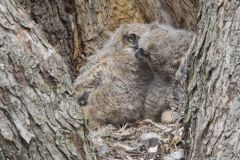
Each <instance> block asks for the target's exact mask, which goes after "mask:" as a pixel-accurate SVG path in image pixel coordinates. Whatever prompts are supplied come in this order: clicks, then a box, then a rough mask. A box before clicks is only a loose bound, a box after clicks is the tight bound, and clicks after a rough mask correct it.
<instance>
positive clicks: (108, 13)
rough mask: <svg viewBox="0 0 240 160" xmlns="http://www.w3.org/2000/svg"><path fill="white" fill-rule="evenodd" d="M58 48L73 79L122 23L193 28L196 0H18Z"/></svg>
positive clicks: (196, 7)
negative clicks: (163, 24)
mask: <svg viewBox="0 0 240 160" xmlns="http://www.w3.org/2000/svg"><path fill="white" fill-rule="evenodd" d="M19 1H20V3H21V4H22V6H23V7H24V8H25V10H26V11H27V13H28V14H29V15H30V17H31V19H33V20H34V21H35V22H36V23H37V24H39V25H40V26H41V28H42V29H43V31H44V33H45V36H46V37H47V39H48V41H49V42H50V43H51V44H52V46H53V47H54V48H55V49H56V50H58V51H59V53H60V54H61V55H62V57H63V58H64V60H65V62H66V64H67V65H68V68H69V70H70V73H71V76H72V79H74V78H76V77H77V76H78V70H79V69H80V67H81V66H82V65H83V64H84V63H85V61H84V58H83V57H85V56H89V55H91V54H94V52H95V51H94V50H95V49H99V48H101V47H102V46H103V44H104V42H105V41H106V39H107V38H109V32H111V31H114V30H115V29H116V28H118V27H119V25H120V24H123V23H150V22H156V21H157V22H164V23H167V24H171V25H174V26H175V27H178V28H185V29H191V30H194V26H195V22H196V13H197V9H198V1H197V0H171V1H169V0H131V1H129V0H116V1H114V0H110V1H109V0H88V1H87V0H54V1H53V0H36V1H33V0H19Z"/></svg>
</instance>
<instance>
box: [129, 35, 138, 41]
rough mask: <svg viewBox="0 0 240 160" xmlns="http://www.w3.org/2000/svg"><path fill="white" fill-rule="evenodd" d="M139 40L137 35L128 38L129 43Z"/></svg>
mask: <svg viewBox="0 0 240 160" xmlns="http://www.w3.org/2000/svg"><path fill="white" fill-rule="evenodd" d="M136 39H137V36H136V35H135V34H130V35H128V37H127V40H128V42H135V41H136Z"/></svg>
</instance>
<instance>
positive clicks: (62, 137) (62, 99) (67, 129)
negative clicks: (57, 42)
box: [0, 0, 94, 160]
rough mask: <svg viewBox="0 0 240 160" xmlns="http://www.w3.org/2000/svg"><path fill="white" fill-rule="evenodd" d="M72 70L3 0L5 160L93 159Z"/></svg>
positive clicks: (0, 101) (0, 129)
mask: <svg viewBox="0 0 240 160" xmlns="http://www.w3.org/2000/svg"><path fill="white" fill-rule="evenodd" d="M71 85H72V84H71V79H70V74H69V72H68V69H67V66H66V65H65V64H64V62H63V60H62V58H61V57H60V55H59V54H57V51H56V50H55V49H54V48H53V47H52V46H51V45H50V44H49V43H48V42H47V41H46V40H45V39H44V37H43V35H42V34H41V33H40V31H39V28H37V27H36V26H35V25H34V23H33V22H32V21H31V20H30V19H29V18H28V17H27V15H26V14H25V13H24V11H23V10H22V9H21V8H19V7H17V5H16V2H15V1H14V0H1V1H0V159H1V160H5V159H6V160H7V159H11V160H12V159H15V160H27V159H34V160H37V159H39V160H40V159H53V160H54V159H55V160H60V159H61V160H64V159H82V160H85V159H93V157H94V155H93V154H91V150H90V149H89V143H88V140H87V139H86V128H85V122H84V119H83V116H82V111H81V110H80V108H79V106H78V104H77V102H76V101H75V99H74V98H73V96H72V89H71Z"/></svg>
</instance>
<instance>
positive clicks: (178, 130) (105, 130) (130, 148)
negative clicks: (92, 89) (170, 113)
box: [89, 120, 185, 160]
mask: <svg viewBox="0 0 240 160" xmlns="http://www.w3.org/2000/svg"><path fill="white" fill-rule="evenodd" d="M149 133H154V134H155V135H157V137H158V139H159V142H158V143H159V144H158V149H157V153H156V155H155V157H154V159H155V160H158V159H163V160H180V159H183V158H181V156H182V157H184V155H183V154H184V153H183V149H184V146H185V144H184V141H183V127H181V126H180V125H169V124H168V125H164V124H161V123H155V122H153V121H151V120H143V121H137V122H135V123H129V124H126V125H124V126H122V127H115V126H112V125H108V126H105V127H102V128H100V129H98V130H95V131H90V135H89V136H90V140H91V141H92V143H93V145H94V147H95V152H96V153H97V157H98V160H147V158H146V154H147V147H146V139H145V135H146V134H149ZM179 155H181V156H180V158H179Z"/></svg>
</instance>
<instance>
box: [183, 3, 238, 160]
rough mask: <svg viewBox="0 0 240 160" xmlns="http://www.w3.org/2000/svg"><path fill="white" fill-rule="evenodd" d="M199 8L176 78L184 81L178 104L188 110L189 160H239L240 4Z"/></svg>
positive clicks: (207, 5) (220, 4) (206, 5)
mask: <svg viewBox="0 0 240 160" xmlns="http://www.w3.org/2000/svg"><path fill="white" fill-rule="evenodd" d="M200 6H201V10H200V12H199V16H198V26H197V36H196V37H195V40H194V41H193V43H192V47H191V49H190V51H189V53H188V55H187V57H186V60H185V63H184V65H183V66H182V68H181V69H180V70H179V73H178V76H180V75H183V77H184V76H185V79H181V78H180V79H181V80H180V79H179V80H180V85H182V86H183V87H184V88H185V92H186V95H185V98H183V99H182V100H183V101H180V102H183V103H182V104H184V105H185V106H186V109H187V110H186V118H185V121H186V122H187V126H186V129H187V133H188V134H187V137H188V138H189V139H188V141H189V142H190V144H189V150H188V159H215V160H227V159H234V160H237V159H239V158H240V154H239V153H240V145H239V127H240V123H239V119H240V83H239V82H240V65H239V64H240V54H239V52H240V51H239V48H240V41H239V39H240V25H239V23H240V2H239V1H238V0H232V1H227V0H226V1H208V0H201V1H200ZM180 77H181V76H180ZM183 77H182V78H183ZM184 88H183V90H184ZM180 99H181V98H180Z"/></svg>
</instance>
